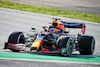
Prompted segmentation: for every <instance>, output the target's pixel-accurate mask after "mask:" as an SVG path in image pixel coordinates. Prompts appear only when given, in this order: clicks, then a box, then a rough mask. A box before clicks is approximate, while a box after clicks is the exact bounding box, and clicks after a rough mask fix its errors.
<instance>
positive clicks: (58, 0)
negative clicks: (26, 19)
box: [4, 0, 100, 15]
mask: <svg viewBox="0 0 100 67" xmlns="http://www.w3.org/2000/svg"><path fill="white" fill-rule="evenodd" d="M4 1H12V2H18V3H25V4H31V5H39V6H44V7H53V8H58V9H63V10H70V11H78V12H83V13H90V14H96V15H100V0H4Z"/></svg>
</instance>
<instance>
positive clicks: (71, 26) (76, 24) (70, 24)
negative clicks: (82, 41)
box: [62, 21, 85, 28]
mask: <svg viewBox="0 0 100 67" xmlns="http://www.w3.org/2000/svg"><path fill="white" fill-rule="evenodd" d="M62 23H63V25H64V26H65V27H67V28H82V27H85V24H84V23H74V22H71V23H69V22H63V21H62Z"/></svg>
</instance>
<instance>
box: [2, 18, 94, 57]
mask: <svg viewBox="0 0 100 67" xmlns="http://www.w3.org/2000/svg"><path fill="white" fill-rule="evenodd" d="M50 24H51V26H49V27H47V26H44V27H43V29H44V31H41V32H36V31H35V28H32V31H33V34H32V35H27V37H25V36H24V34H23V32H12V33H11V34H10V36H9V38H8V42H6V43H5V46H4V49H10V50H12V51H17V52H19V51H24V50H25V49H26V48H27V47H30V51H31V52H33V51H36V52H42V53H60V54H61V55H64V56H71V55H72V52H74V51H79V53H80V54H81V55H92V54H93V53H94V49H95V38H94V37H93V36H87V35H84V34H85V30H86V26H85V24H84V23H72V22H71V23H69V22H64V21H60V19H57V18H53V21H52V23H50ZM66 28H80V29H81V33H78V34H77V36H73V35H70V34H69V31H66ZM29 42H31V43H29Z"/></svg>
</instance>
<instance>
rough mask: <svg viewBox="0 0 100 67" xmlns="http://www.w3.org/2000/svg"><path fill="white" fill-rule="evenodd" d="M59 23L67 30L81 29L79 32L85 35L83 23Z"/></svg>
mask: <svg viewBox="0 0 100 67" xmlns="http://www.w3.org/2000/svg"><path fill="white" fill-rule="evenodd" d="M61 22H62V23H63V25H64V26H65V27H67V28H81V29H82V30H81V32H82V33H83V34H85V30H86V26H85V24H84V23H74V22H71V23H69V22H63V21H61Z"/></svg>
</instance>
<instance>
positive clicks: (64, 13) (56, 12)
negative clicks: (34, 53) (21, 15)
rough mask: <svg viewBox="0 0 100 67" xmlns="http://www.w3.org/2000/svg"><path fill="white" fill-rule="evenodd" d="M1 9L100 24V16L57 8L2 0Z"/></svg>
mask: <svg viewBox="0 0 100 67" xmlns="http://www.w3.org/2000/svg"><path fill="white" fill-rule="evenodd" d="M0 7H5V8H11V9H17V10H22V11H28V12H34V13H41V14H47V15H53V16H60V17H67V18H73V19H80V20H86V21H92V22H97V23H100V15H93V14H87V13H81V12H76V11H68V10H61V9H56V8H48V7H41V6H35V5H29V4H21V3H15V2H10V1H2V0H0Z"/></svg>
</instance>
